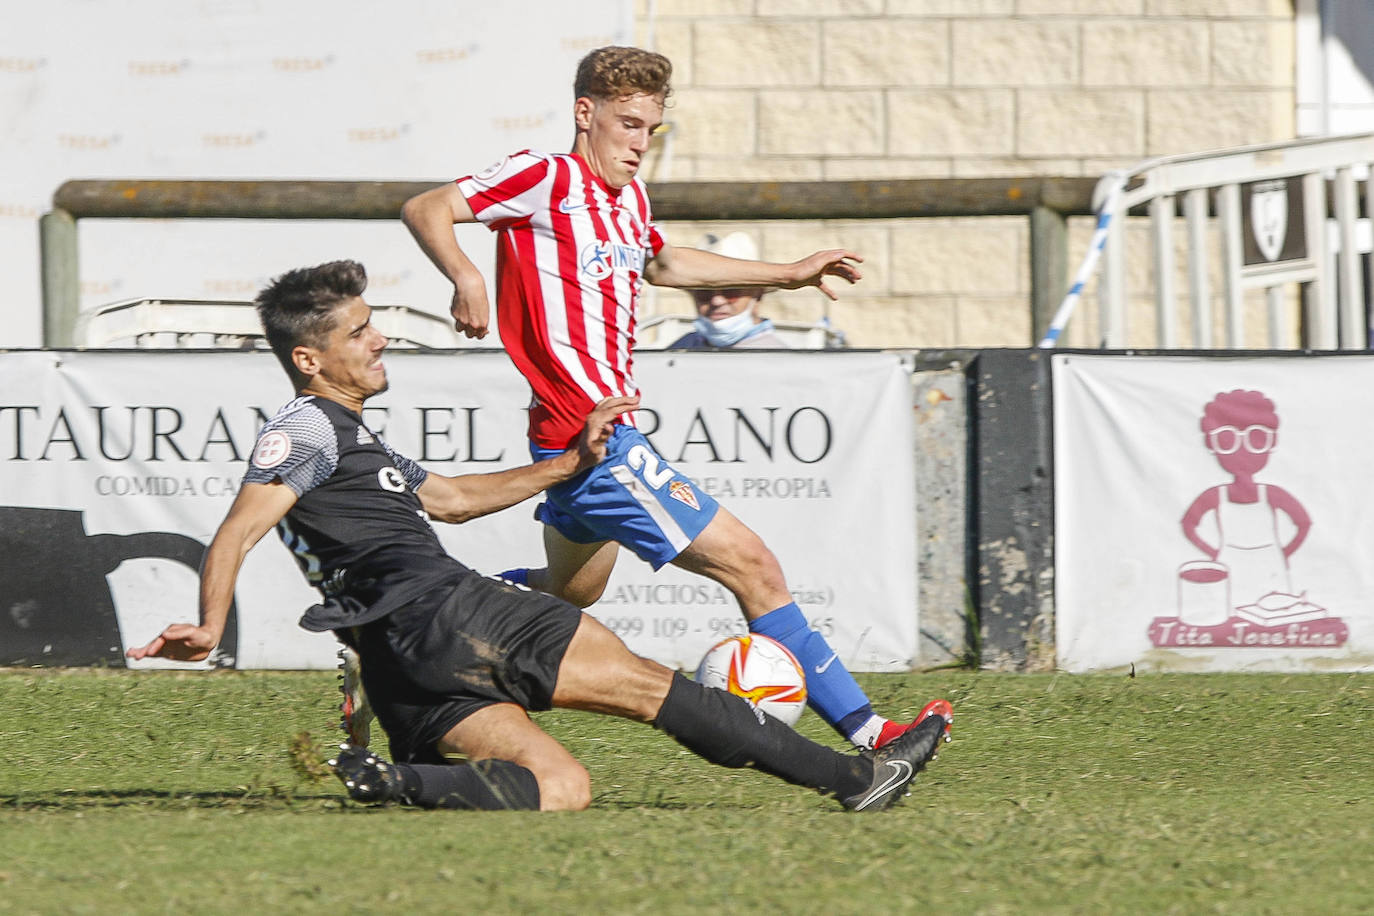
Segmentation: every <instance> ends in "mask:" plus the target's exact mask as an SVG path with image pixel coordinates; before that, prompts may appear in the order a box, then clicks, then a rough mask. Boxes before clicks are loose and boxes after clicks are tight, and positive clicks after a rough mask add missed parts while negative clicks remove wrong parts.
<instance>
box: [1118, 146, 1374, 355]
mask: <svg viewBox="0 0 1374 916" xmlns="http://www.w3.org/2000/svg"><path fill="white" fill-rule="evenodd" d="M1371 163H1374V134H1361V135H1356V136H1345V137H1320V138H1314V139H1308V140H1293V141H1289V142H1285V143H1273V144H1265V145H1258V146H1248V147H1242V148H1239V149H1233V150H1222V151H1216V152H1208V153H1198V154H1194V155H1186V156H1169V157H1165V158H1160V159H1152V160H1149V161H1147V162H1143V163H1141V164H1140V165H1137V166H1135V167H1133V168H1131V169H1129V170H1127V171H1125V172H1124V173H1115V174H1112V175H1108V176H1107V177H1105V178H1104V179H1102V184H1101V185H1100V186H1099V188H1098V193H1097V195H1096V196H1097V197H1098V198H1103V199H1107V200H1109V201H1111V207H1110V210H1111V212H1108V213H1105V214H1104V216H1105V217H1106V220H1107V237H1106V244H1105V247H1104V249H1103V257H1104V268H1103V271H1102V276H1101V278H1100V282H1099V286H1098V294H1099V298H1100V302H1101V309H1102V312H1101V329H1102V344H1103V346H1104V347H1107V348H1109V349H1120V348H1124V347H1126V346H1128V345H1129V341H1128V331H1129V327H1128V322H1127V307H1126V306H1127V302H1128V290H1127V288H1126V268H1125V264H1126V255H1127V249H1128V245H1127V242H1126V237H1125V225H1124V223H1125V220H1124V219H1122V218H1121V217H1124V216H1125V215H1126V214H1127V213H1130V212H1140V209H1141V208H1144V209H1145V210H1146V212H1148V214H1149V218H1150V239H1151V245H1150V247H1151V252H1152V258H1153V261H1152V269H1151V274H1152V275H1153V277H1154V281H1155V314H1156V337H1157V346H1159V347H1161V348H1165V349H1168V348H1175V347H1178V346H1180V343H1179V340H1180V334H1179V328H1178V326H1177V325H1178V321H1177V314H1178V308H1177V299H1178V293H1177V291H1176V288H1175V287H1176V284H1175V276H1174V271H1175V263H1174V230H1175V225H1174V224H1175V221H1176V217H1177V210H1178V202H1179V200H1180V199H1181V200H1182V204H1183V217H1184V232H1185V234H1186V250H1187V252H1188V265H1187V286H1188V316H1189V318H1190V320H1191V325H1192V328H1191V338H1192V346H1193V347H1194V348H1197V349H1212V348H1214V347H1215V346H1216V345H1215V344H1214V341H1213V333H1212V330H1213V313H1212V294H1211V290H1210V279H1209V276H1210V265H1211V255H1210V253H1209V250H1210V247H1211V246H1210V245H1209V244H1208V228H1209V216H1210V215H1212V214H1215V216H1216V218H1217V224H1218V226H1219V230H1220V264H1219V267H1220V271H1221V279H1222V284H1223V290H1222V302H1223V306H1224V309H1225V312H1224V328H1225V340H1224V342H1223V343H1222V344H1221V345H1220V347H1217V348H1221V349H1243V348H1245V347H1246V345H1247V333H1246V330H1247V329H1246V327H1245V308H1244V295H1245V292H1246V291H1247V290H1250V289H1262V290H1264V291H1265V297H1266V309H1267V322H1266V323H1267V329H1266V337H1267V344H1268V347H1269V348H1272V349H1291V348H1295V347H1298V346H1306V347H1308V348H1311V349H1318V350H1335V349H1346V350H1350V349H1366V348H1367V347H1368V338H1367V329H1366V318H1365V299H1364V290H1365V282H1366V281H1368V280H1370V279H1371V277H1370V276H1369V275H1368V274H1367V273H1365V272H1367V271H1369V270H1370V268H1369V267H1368V266H1366V267H1364V268H1362V267H1361V263H1360V262H1361V256H1360V251H1359V245H1358V244H1357V234H1356V229H1357V223H1358V221H1359V219H1360V209H1361V208H1360V201H1359V197H1358V194H1357V173H1362V174H1363V175H1365V176H1367V175H1368V174H1369V171H1368V170H1369V167H1370V165H1371ZM1113 184H1114V185H1115V186H1116V187H1115V190H1116V191H1118V192H1119V193H1114V194H1112V193H1108V191H1109V189H1110V186H1111V185H1113ZM1247 203H1248V206H1246V204H1247ZM1364 210H1365V212H1366V213H1367V214H1369V213H1374V180H1365V181H1364ZM1333 271H1334V274H1335V282H1334V283H1333V282H1332V273H1333ZM1294 283H1296V284H1299V285H1300V286H1302V287H1303V288H1304V291H1305V296H1304V297H1303V299H1304V307H1303V309H1304V310H1303V315H1302V321H1301V325H1302V330H1303V334H1304V336H1305V338H1306V339H1305V340H1293V339H1291V338H1290V337H1289V335H1288V334H1287V333H1286V329H1285V321H1284V308H1285V299H1284V293H1283V286H1284V285H1285V284H1294ZM1256 336H1257V335H1254V334H1251V335H1250V338H1249V341H1250V343H1251V345H1252V346H1253V343H1254V340H1255V337H1256Z"/></svg>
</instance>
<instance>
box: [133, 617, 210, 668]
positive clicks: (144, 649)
mask: <svg viewBox="0 0 1374 916" xmlns="http://www.w3.org/2000/svg"><path fill="white" fill-rule="evenodd" d="M218 644H219V639H218V638H217V637H216V636H215V635H214V634H213V633H211V632H210V631H209V630H207V629H206V628H205V627H198V626H193V625H192V624H189V623H174V624H172V625H171V626H169V627H168V628H167V629H165V630H163V631H162V632H161V633H159V634H158V635H157V636H155V637H153V639H152V641H151V642H149V643H148V644H147V645H146V646H135V647H134V648H132V649H130V650H128V651H127V652H125V653H124V654H125V655H127V656H128V657H129V658H132V659H134V660H135V661H139V660H141V659H145V658H152V657H157V658H170V659H173V660H175V661H179V662H200V661H204V660H205V659H207V658H209V657H210V653H211V652H212V651H214V648H215V646H217V645H218Z"/></svg>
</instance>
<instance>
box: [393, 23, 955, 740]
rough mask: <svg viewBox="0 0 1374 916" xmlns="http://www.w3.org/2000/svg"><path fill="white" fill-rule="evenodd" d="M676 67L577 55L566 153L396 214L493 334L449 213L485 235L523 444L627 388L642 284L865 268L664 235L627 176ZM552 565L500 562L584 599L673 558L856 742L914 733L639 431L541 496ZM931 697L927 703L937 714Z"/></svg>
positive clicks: (755, 551) (504, 165)
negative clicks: (785, 660)
mask: <svg viewBox="0 0 1374 916" xmlns="http://www.w3.org/2000/svg"><path fill="white" fill-rule="evenodd" d="M671 75H672V64H671V63H670V62H669V61H668V59H667V58H665V57H663V56H662V55H659V54H655V53H652V52H649V51H643V50H640V49H638V48H625V47H607V48H600V49H598V50H596V51H593V52H591V53H590V54H588V55H587V56H586V57H585V58H583V60H582V62H581V63H580V64H579V65H578V69H577V76H576V79H575V82H574V86H573V95H574V101H573V123H574V127H575V134H574V139H573V146H572V151H571V152H569V153H562V154H549V153H539V152H531V151H529V150H524V151H521V152H518V153H514V154H513V155H510V156H508V157H506V158H505V159H503V160H501V161H500V162H498V163H496V164H495V165H492V166H491V167H489V168H487V169H485V170H483V171H481V172H478V173H476V174H473V175H468V176H465V177H463V178H459V179H458V180H457V181H454V182H452V183H449V184H446V185H442V186H440V187H437V188H433V189H431V190H429V191H426V192H424V193H422V194H419V195H417V196H416V197H413V198H411V199H410V200H408V201H407V202H406V204H405V206H404V208H403V209H402V213H401V218H402V220H403V221H404V222H405V224H406V226H407V227H408V228H409V229H410V231H411V233H412V234H413V235H414V237H415V239H416V241H417V242H418V243H419V245H420V247H421V249H423V250H424V252H425V254H426V255H428V256H429V258H430V260H431V261H433V262H434V264H435V266H436V267H438V268H439V270H440V271H441V272H442V273H443V274H444V276H446V277H447V278H448V279H449V280H450V281H452V283H453V289H454V292H453V302H452V308H451V311H452V314H453V319H454V324H455V327H456V328H457V329H458V330H459V331H460V332H461V333H463V334H465V335H466V336H468V337H469V338H483V337H485V336H486V335H487V333H488V331H489V330H490V319H491V307H490V302H489V300H488V297H487V290H486V283H485V281H484V280H483V278H482V275H481V273H480V272H479V271H478V270H477V268H476V267H475V266H474V265H473V263H472V262H471V261H470V260H469V259H468V257H467V255H466V254H465V253H464V252H463V251H462V249H461V248H460V247H459V245H458V242H457V239H456V237H455V235H454V232H453V226H454V225H455V224H458V223H469V222H475V221H480V222H482V223H483V224H485V225H486V226H487V227H488V228H490V229H491V230H492V231H494V232H496V233H497V244H496V308H497V323H498V326H499V328H500V334H501V342H502V344H503V346H504V347H505V349H506V352H507V353H509V354H510V357H511V359H512V361H514V363H515V365H516V367H517V368H518V369H519V370H520V372H521V373H522V374H523V375H524V376H525V378H526V380H527V381H528V382H529V384H530V388H531V389H532V400H531V404H530V426H529V437H530V452H531V455H532V456H533V458H534V459H535V460H536V461H537V460H541V459H543V458H545V457H547V456H550V455H554V454H558V453H560V452H561V451H562V450H563V449H565V448H566V447H567V445H568V443H569V442H571V441H572V440H573V439H574V438H575V437H576V436H577V434H578V432H579V430H580V429H581V424H582V421H583V418H584V417H585V416H586V415H587V412H588V410H589V409H590V408H591V406H592V405H594V404H596V403H597V402H598V401H600V400H601V399H602V398H605V397H609V396H630V395H637V394H638V393H639V389H638V387H637V386H636V384H635V380H634V373H633V367H634V352H633V344H634V335H635V321H636V310H637V307H638V303H639V295H640V291H641V289H642V288H643V284H644V283H645V282H646V281H647V282H649V283H652V284H655V285H657V286H666V287H674V288H678V289H730V288H741V287H772V288H783V289H798V288H801V287H805V286H815V287H817V288H819V289H820V290H821V292H823V293H824V294H825V295H827V296H829V297H831V298H832V299H833V298H836V297H835V293H834V292H833V291H832V290H831V289H830V287H829V286H828V285H827V280H830V279H831V278H839V279H841V280H844V281H847V282H849V283H854V282H856V281H857V280H859V279H860V276H861V275H860V273H859V269H858V263H859V262H860V261H862V258H860V257H859V256H858V255H857V254H855V253H853V252H851V251H846V250H843V249H832V250H827V251H818V252H815V253H814V254H811V255H808V256H807V257H805V258H802V259H800V260H798V261H793V262H791V263H786V264H783V263H767V262H761V261H751V260H740V259H736V258H729V257H724V256H722V255H718V254H713V253H711V252H707V251H702V250H699V249H694V248H687V247H679V246H674V245H669V244H668V243H667V242H666V241H665V240H664V238H663V236H662V234H661V233H660V232H659V230H658V228H657V226H656V225H655V224H654V220H653V214H652V210H651V207H650V204H649V195H648V191H647V189H646V188H645V185H644V182H643V181H641V180H640V179H639V178H638V177H636V174H637V172H638V171H639V167H640V164H641V163H642V161H643V158H644V156H645V154H646V153H647V152H648V150H649V140H650V137H651V136H652V135H653V133H654V131H655V130H656V129H657V128H658V127H659V125H660V124H661V123H662V121H663V108H664V104H665V102H666V101H667V99H668V97H669V95H670V94H671V91H672V90H671V87H670V84H669V81H670V78H671ZM539 518H540V520H541V521H543V522H544V525H545V528H544V542H545V548H546V554H547V565H546V566H545V567H543V568H540V569H529V570H523V569H522V570H511V571H509V575H510V576H511V577H512V578H513V579H515V580H516V581H520V582H521V583H522V584H528V585H529V586H531V587H533V588H538V589H540V590H543V591H546V592H550V593H552V594H555V595H558V596H560V597H562V598H565V599H566V600H568V601H570V602H572V603H573V604H576V605H578V606H579V607H588V606H590V605H591V604H593V603H594V602H595V601H596V600H597V599H598V598H599V597H600V596H601V594H602V591H603V590H604V588H605V586H606V582H607V580H608V578H609V577H610V574H611V570H612V567H613V566H614V564H615V559H616V554H617V551H618V549H619V545H624V546H626V547H628V548H629V549H631V550H633V551H634V552H635V553H636V554H637V555H638V556H639V557H641V558H642V559H644V560H645V561H646V562H648V563H650V564H651V565H652V566H653V567H654V568H655V569H658V568H660V567H662V566H663V565H664V564H665V563H674V564H676V565H677V566H680V567H682V568H684V569H687V570H690V571H692V572H696V573H700V574H702V575H705V576H708V577H710V578H712V579H714V580H715V581H717V582H719V583H720V584H722V585H723V586H725V587H726V588H728V589H729V590H730V591H731V592H732V593H733V594H734V596H735V598H736V599H737V600H738V601H739V605H740V609H741V610H742V611H743V613H744V616H745V618H746V619H747V620H748V624H749V629H750V630H751V631H753V632H756V633H761V634H763V635H766V636H771V637H773V638H775V639H777V640H779V641H780V642H782V643H783V644H784V645H786V646H787V647H788V648H789V649H791V650H792V652H793V654H795V655H796V656H797V658H798V659H799V660H800V661H801V662H802V664H803V666H804V667H805V669H806V675H807V689H808V692H809V694H810V702H811V705H812V708H814V709H815V710H816V711H817V712H818V713H819V714H820V715H821V717H822V718H824V719H825V720H826V722H828V723H829V724H830V725H831V726H833V727H834V728H835V729H836V731H838V732H839V733H840V734H842V735H844V736H845V737H846V738H848V739H849V740H850V741H852V742H853V743H854V744H855V745H856V746H859V747H864V748H876V747H881V746H883V745H884V744H886V743H888V742H890V741H892V740H893V739H894V738H895V737H896V736H898V735H900V734H902V733H903V731H905V730H906V729H909V728H912V727H914V725H915V724H916V723H915V722H913V723H911V724H909V725H907V724H901V723H896V722H892V721H889V720H888V719H885V718H883V717H882V716H879V715H877V714H876V713H874V711H873V709H872V706H871V705H870V704H869V701H868V698H867V696H866V695H865V694H864V692H863V690H862V689H861V688H860V687H859V685H858V684H857V683H856V682H855V680H854V678H853V676H851V675H850V673H849V672H848V671H847V670H846V669H845V667H844V665H843V664H842V663H841V662H840V661H839V660H838V658H837V656H836V653H835V652H834V651H833V650H832V649H831V647H830V646H829V645H828V644H827V642H826V640H825V638H824V637H823V636H821V634H819V633H817V632H815V631H813V630H812V629H811V628H810V626H809V625H808V623H807V620H806V618H805V617H804V615H803V614H802V612H801V609H800V608H799V607H798V606H797V604H796V603H795V602H794V601H793V600H792V595H791V593H790V591H789V590H788V587H787V582H786V580H785V579H784V577H783V572H782V568H781V566H780V564H779V563H778V560H777V558H776V557H775V556H774V554H773V553H772V551H771V550H769V549H768V547H767V545H765V544H764V542H763V541H762V539H760V538H759V536H758V535H757V534H756V533H755V532H754V531H752V530H751V529H749V528H748V527H747V526H745V525H744V524H743V523H742V522H741V521H740V520H739V519H738V518H736V517H735V516H734V515H733V514H731V513H730V512H729V511H728V510H726V509H724V508H722V507H720V506H719V505H718V504H717V502H716V500H715V499H713V498H712V497H711V496H710V495H708V494H707V493H705V492H703V491H701V490H699V489H698V488H697V487H696V486H695V485H694V484H693V483H692V482H691V480H689V479H688V478H687V477H686V476H684V475H683V474H681V473H680V472H678V471H677V470H676V469H674V468H673V467H672V466H671V465H669V464H668V463H667V462H666V461H665V460H664V459H663V458H662V457H661V456H660V455H658V454H657V453H656V452H655V451H654V448H653V446H652V445H651V444H650V443H649V441H648V439H646V438H645V437H644V436H643V435H642V434H641V433H640V432H639V431H638V430H637V429H636V428H635V425H634V418H633V415H632V414H629V413H627V414H625V415H624V416H622V417H620V418H619V420H618V421H617V425H616V429H615V432H614V434H613V435H612V437H611V442H610V443H609V445H608V449H607V454H606V458H605V459H604V460H603V461H602V462H601V463H600V464H599V465H598V466H597V467H595V468H593V469H591V470H590V471H588V472H586V473H584V474H582V475H579V476H578V477H577V478H575V479H573V480H570V481H567V482H566V483H562V484H559V485H557V486H554V487H552V488H550V489H549V490H548V492H547V493H546V501H545V502H544V503H543V504H542V505H541V506H540V508H539ZM940 703H943V701H937V702H936V703H935V704H931V706H928V707H927V708H926V709H925V710H922V713H921V715H920V716H918V718H917V720H916V722H919V721H920V719H921V718H924V717H925V716H927V715H929V714H930V713H932V712H936V711H939V712H941V713H942V714H944V715H946V716H948V714H949V709H948V707H947V705H946V706H939V704H940Z"/></svg>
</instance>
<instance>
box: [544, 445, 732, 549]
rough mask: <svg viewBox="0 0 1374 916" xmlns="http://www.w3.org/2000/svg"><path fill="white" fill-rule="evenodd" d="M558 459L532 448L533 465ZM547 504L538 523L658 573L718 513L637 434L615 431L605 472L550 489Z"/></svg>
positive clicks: (589, 472)
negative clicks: (605, 546) (623, 550)
mask: <svg viewBox="0 0 1374 916" xmlns="http://www.w3.org/2000/svg"><path fill="white" fill-rule="evenodd" d="M561 451H562V450H561V449H546V448H540V447H538V446H537V445H535V444H534V443H530V455H531V456H532V457H533V458H534V460H535V461H540V460H542V459H544V458H551V457H553V456H554V455H558V454H560V453H561ZM545 496H546V497H547V498H546V501H545V502H543V503H541V504H540V505H539V508H538V509H536V510H535V518H537V519H539V520H540V521H541V522H543V523H544V524H546V525H549V526H550V527H552V528H553V529H554V530H555V531H557V532H558V533H559V534H561V535H563V537H565V538H567V539H568V540H570V541H572V542H574V543H577V544H595V543H598V542H601V541H617V542H619V543H620V544H621V545H622V546H624V547H628V548H629V549H630V550H633V551H634V552H635V554H636V555H637V556H638V557H639V558H640V559H641V560H644V561H645V562H646V563H649V564H650V565H652V566H653V568H654V569H658V568H659V567H661V566H663V565H664V564H665V563H668V562H669V561H671V560H672V559H673V558H674V557H676V556H677V555H678V554H680V553H682V551H684V550H686V549H687V545H688V544H691V543H692V541H694V540H695V539H696V536H697V535H699V534H701V532H702V531H703V530H705V528H706V526H707V525H708V524H709V523H710V521H711V519H713V518H715V515H716V510H717V509H718V508H719V507H720V505H719V503H717V502H716V501H715V499H714V498H712V497H711V496H708V495H707V494H706V493H703V492H702V491H701V490H699V489H697V487H696V485H695V484H693V483H692V482H691V481H690V480H688V479H687V477H686V476H684V475H683V474H682V473H680V472H679V471H677V470H676V469H674V468H673V467H672V466H671V465H670V464H668V462H666V461H664V460H663V458H662V456H660V455H659V454H658V452H656V451H654V447H653V446H652V445H650V444H649V440H648V439H646V438H645V437H644V434H643V433H641V432H640V431H639V430H638V429H635V428H634V427H633V426H617V427H616V428H615V431H614V432H613V433H612V434H611V440H610V442H609V443H607V446H606V457H605V458H604V459H602V461H601V463H600V464H598V465H597V466H596V467H594V468H591V469H589V470H587V471H585V472H583V473H582V474H579V475H577V476H576V477H574V478H573V479H572V480H567V481H564V482H563V483H560V484H555V485H554V486H552V487H549V489H548V490H547V491H546V492H545Z"/></svg>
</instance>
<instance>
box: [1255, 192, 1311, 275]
mask: <svg viewBox="0 0 1374 916" xmlns="http://www.w3.org/2000/svg"><path fill="white" fill-rule="evenodd" d="M1240 201H1241V223H1242V225H1243V226H1244V232H1243V233H1242V234H1243V236H1244V252H1243V258H1242V263H1243V264H1244V265H1245V266H1246V267H1254V266H1256V265H1260V264H1270V263H1273V262H1275V261H1298V260H1303V259H1305V258H1306V257H1307V233H1306V231H1305V229H1304V226H1305V223H1304V222H1303V194H1302V179H1301V178H1273V179H1269V180H1266V181H1248V182H1244V183H1242V184H1241V186H1240Z"/></svg>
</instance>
